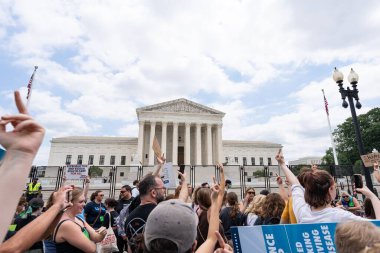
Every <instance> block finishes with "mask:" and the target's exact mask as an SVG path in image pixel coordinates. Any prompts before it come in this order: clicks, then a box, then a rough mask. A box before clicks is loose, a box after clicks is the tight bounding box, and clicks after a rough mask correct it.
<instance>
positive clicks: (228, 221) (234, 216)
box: [219, 192, 243, 240]
mask: <svg viewBox="0 0 380 253" xmlns="http://www.w3.org/2000/svg"><path fill="white" fill-rule="evenodd" d="M219 218H220V220H221V221H222V225H223V229H224V234H225V236H226V238H227V240H231V230H230V228H231V227H232V226H241V224H242V220H243V214H242V213H241V212H240V208H239V200H238V196H237V195H236V193H234V192H229V193H227V206H226V207H225V208H223V209H222V211H221V212H220V215H219Z"/></svg>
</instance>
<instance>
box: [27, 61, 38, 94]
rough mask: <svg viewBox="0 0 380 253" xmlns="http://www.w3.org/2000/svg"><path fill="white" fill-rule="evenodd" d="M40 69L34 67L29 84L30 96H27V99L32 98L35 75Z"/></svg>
mask: <svg viewBox="0 0 380 253" xmlns="http://www.w3.org/2000/svg"><path fill="white" fill-rule="evenodd" d="M37 69H38V66H34V71H33V74H32V76H31V77H30V80H29V83H28V86H27V87H28V94H27V95H26V99H27V100H29V98H30V96H31V95H32V94H31V93H32V85H33V79H34V74H35V73H36V70H37Z"/></svg>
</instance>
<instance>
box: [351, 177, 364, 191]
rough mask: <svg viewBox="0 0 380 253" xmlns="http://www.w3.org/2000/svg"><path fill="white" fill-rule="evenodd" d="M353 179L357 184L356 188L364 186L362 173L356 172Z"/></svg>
mask: <svg viewBox="0 0 380 253" xmlns="http://www.w3.org/2000/svg"><path fill="white" fill-rule="evenodd" d="M352 181H353V183H354V184H355V188H363V178H362V175H361V174H354V175H353V176H352Z"/></svg>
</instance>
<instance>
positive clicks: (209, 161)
mask: <svg viewBox="0 0 380 253" xmlns="http://www.w3.org/2000/svg"><path fill="white" fill-rule="evenodd" d="M212 164H213V163H212V136H211V124H207V165H212Z"/></svg>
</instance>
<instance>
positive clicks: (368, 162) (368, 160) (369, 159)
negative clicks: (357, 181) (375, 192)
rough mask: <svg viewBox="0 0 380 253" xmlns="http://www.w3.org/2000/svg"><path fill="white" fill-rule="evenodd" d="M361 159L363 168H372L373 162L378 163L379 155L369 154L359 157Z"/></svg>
mask: <svg viewBox="0 0 380 253" xmlns="http://www.w3.org/2000/svg"><path fill="white" fill-rule="evenodd" d="M360 157H361V158H362V161H363V163H364V166H366V167H372V166H373V164H374V163H375V162H379V161H380V153H378V152H375V153H369V154H366V155H362V156H360Z"/></svg>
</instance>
